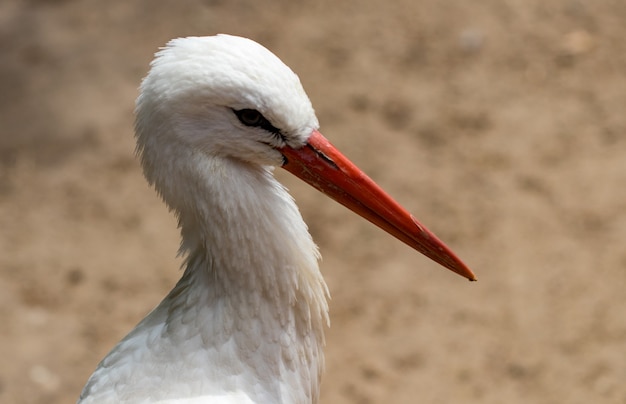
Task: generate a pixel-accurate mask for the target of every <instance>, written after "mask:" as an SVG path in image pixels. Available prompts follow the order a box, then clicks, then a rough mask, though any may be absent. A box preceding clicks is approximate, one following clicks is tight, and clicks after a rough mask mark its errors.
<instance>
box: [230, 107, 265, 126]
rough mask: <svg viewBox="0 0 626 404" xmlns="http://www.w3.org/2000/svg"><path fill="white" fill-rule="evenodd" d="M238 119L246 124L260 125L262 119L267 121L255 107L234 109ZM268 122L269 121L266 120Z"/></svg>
mask: <svg viewBox="0 0 626 404" xmlns="http://www.w3.org/2000/svg"><path fill="white" fill-rule="evenodd" d="M235 114H236V115H237V118H239V121H240V122H241V123H243V124H244V125H246V126H261V124H262V123H263V121H267V119H265V117H264V116H263V115H261V113H260V112H259V111H257V110H256V109H240V110H239V111H235ZM268 123H269V122H268Z"/></svg>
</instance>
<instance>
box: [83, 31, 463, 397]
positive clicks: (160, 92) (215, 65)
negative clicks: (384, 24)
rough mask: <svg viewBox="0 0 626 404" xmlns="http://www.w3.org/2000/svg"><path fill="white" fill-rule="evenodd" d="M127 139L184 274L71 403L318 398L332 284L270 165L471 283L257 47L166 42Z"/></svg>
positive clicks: (293, 80) (218, 40) (223, 40)
mask: <svg viewBox="0 0 626 404" xmlns="http://www.w3.org/2000/svg"><path fill="white" fill-rule="evenodd" d="M135 132H136V139H137V152H138V155H139V156H140V158H141V164H142V167H143V171H144V174H145V176H146V178H147V179H148V181H149V182H150V184H152V185H154V187H155V188H156V190H157V192H158V193H159V194H160V195H161V197H162V198H163V200H164V201H165V203H166V204H167V205H168V206H169V208H170V209H172V210H173V211H174V212H175V213H176V216H177V217H178V221H179V227H180V230H181V235H182V242H181V247H180V251H181V253H183V254H185V256H186V259H185V262H184V268H185V270H184V274H183V276H182V278H181V279H180V281H179V282H178V284H177V285H176V286H175V287H174V289H173V290H172V291H171V292H170V293H169V294H168V295H167V296H166V297H165V299H163V301H162V302H161V303H160V304H159V305H158V306H157V307H156V308H155V309H154V310H152V312H151V313H150V314H148V315H147V316H146V318H145V319H143V320H142V321H141V322H140V323H139V324H138V325H137V326H136V327H135V329H133V330H132V331H131V332H130V333H129V334H128V335H127V336H126V337H125V338H124V339H123V340H122V341H120V342H119V343H118V344H117V345H116V346H115V347H114V348H113V350H112V351H111V352H110V353H109V354H108V355H107V356H106V357H105V358H104V359H103V360H102V362H100V364H99V365H98V367H97V369H96V370H95V372H94V373H93V375H92V376H91V377H90V378H89V381H88V382H87V384H86V386H85V387H84V389H83V391H82V394H81V396H80V399H79V400H78V402H79V403H81V404H87V403H157V402H158V403H229V404H230V403H273V404H277V403H292V404H294V403H302V404H304V403H316V402H317V401H318V397H319V384H320V376H321V373H322V368H323V363H324V359H323V353H322V348H323V345H324V327H325V325H328V322H329V320H328V303H327V298H328V289H327V287H326V284H325V283H324V279H323V278H322V274H321V273H320V271H319V268H318V259H319V257H320V256H319V253H318V250H317V247H316V245H315V244H314V242H313V240H312V239H311V236H310V235H309V233H308V231H307V226H306V224H305V223H304V221H303V220H302V217H301V216H300V213H299V211H298V208H297V206H296V205H295V203H294V201H293V199H292V198H291V196H290V195H289V194H288V192H287V190H286V189H285V188H284V187H283V186H281V184H279V183H278V182H277V181H276V179H275V178H274V176H273V174H272V172H273V168H274V167H276V166H279V167H283V168H285V169H287V170H288V171H290V172H291V173H293V174H295V175H296V176H298V177H300V178H301V179H302V180H304V181H306V182H307V183H309V184H311V185H313V186H314V187H315V188H317V189H318V190H320V191H322V192H324V193H326V194H327V195H329V196H330V197H332V198H333V199H335V200H337V201H338V202H340V203H342V204H343V205H345V206H346V207H348V208H349V209H351V210H353V211H355V212H356V213H358V214H359V215H361V216H363V217H364V218H366V219H368V220H370V221H371V222H373V223H374V224H376V225H378V226H379V227H381V228H383V229H384V230H386V231H387V232H389V233H390V234H392V235H394V236H395V237H397V238H398V239H400V240H402V241H403V242H405V243H407V244H408V245H410V246H412V247H413V248H415V249H417V250H418V251H420V252H421V253H423V254H425V255H427V256H428V257H430V258H432V259H434V260H435V261H437V262H439V263H441V264H442V265H444V266H445V267H447V268H449V269H451V270H453V271H455V272H457V273H459V274H460V275H463V276H465V277H467V278H469V279H470V280H474V279H475V277H474V274H473V273H472V272H471V271H470V270H469V268H468V267H466V266H465V265H464V264H463V263H462V262H461V261H460V260H459V259H458V258H457V257H456V256H455V255H454V254H453V253H452V252H451V251H450V250H449V249H448V248H447V247H446V246H445V245H444V244H443V243H442V242H440V241H439V240H438V239H437V238H436V237H435V236H434V235H433V234H432V233H431V232H429V231H428V230H427V229H426V228H425V227H424V226H423V225H421V224H420V223H419V222H418V221H417V220H416V219H415V218H414V217H413V216H411V215H410V214H409V213H408V212H407V211H406V210H404V209H403V208H402V207H401V206H400V205H398V204H397V203H396V202H395V201H394V200H393V199H391V197H389V196H388V195H387V194H386V193H385V192H384V191H382V190H381V189H380V188H379V187H378V186H377V185H376V184H375V183H374V182H373V181H372V180H370V179H369V178H368V177H367V176H365V174H363V173H362V172H361V171H360V170H359V169H358V168H356V166H354V165H353V164H352V163H351V162H350V161H349V160H348V159H346V158H345V157H344V156H343V155H342V154H340V153H339V152H338V151H337V150H336V149H335V148H334V147H333V146H332V145H331V144H330V143H329V142H328V141H327V140H326V139H325V138H324V137H323V136H322V135H321V134H320V133H319V132H318V121H317V118H316V116H315V113H314V111H313V108H312V106H311V102H310V101H309V99H308V97H307V95H306V94H305V92H304V90H303V88H302V85H301V84H300V81H299V79H298V77H297V76H296V75H295V74H294V73H293V72H292V71H291V70H290V69H289V68H288V67H287V66H286V65H284V64H283V63H282V62H281V61H280V60H279V59H278V58H277V57H276V56H275V55H273V54H272V53H271V52H270V51H268V50H267V49H265V48H264V47H262V46H261V45H259V44H257V43H256V42H253V41H251V40H249V39H245V38H240V37H235V36H229V35H218V36H212V37H191V38H180V39H175V40H172V41H171V42H169V43H168V44H167V46H166V47H165V48H163V49H162V50H161V51H159V52H158V53H157V54H156V58H155V60H154V61H153V62H152V64H151V69H150V72H149V74H148V76H147V77H146V78H145V79H144V80H143V82H142V84H141V89H140V95H139V98H138V99H137V105H136V126H135Z"/></svg>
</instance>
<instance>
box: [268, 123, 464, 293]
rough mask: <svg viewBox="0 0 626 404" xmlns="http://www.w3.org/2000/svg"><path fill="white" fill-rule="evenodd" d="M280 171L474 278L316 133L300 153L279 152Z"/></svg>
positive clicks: (435, 238) (417, 223) (433, 258)
mask: <svg viewBox="0 0 626 404" xmlns="http://www.w3.org/2000/svg"><path fill="white" fill-rule="evenodd" d="M279 151H280V152H281V153H282V154H283V156H284V157H285V159H286V162H285V164H283V168H284V169H285V170H287V171H289V172H291V173H292V174H294V175H295V176H296V177H298V178H300V179H301V180H303V181H305V182H306V183H308V184H309V185H311V186H313V187H315V188H316V189H317V190H319V191H321V192H323V193H324V194H326V195H328V196H330V197H331V198H333V199H334V200H336V201H337V202H339V203H341V204H342V205H344V206H345V207H347V208H348V209H350V210H352V211H353V212H355V213H357V214H359V215H361V216H362V217H364V218H365V219H367V220H369V221H370V222H372V223H374V224H375V225H376V226H378V227H380V228H381V229H383V230H385V231H386V232H388V233H389V234H391V235H392V236H394V237H396V238H398V239H399V240H401V241H403V242H405V243H406V244H408V245H409V246H411V247H413V248H414V249H416V250H417V251H419V252H421V253H422V254H424V255H425V256H427V257H429V258H430V259H432V260H434V261H435V262H438V263H439V264H441V265H443V266H444V267H446V268H448V269H450V270H451V271H454V272H456V273H457V274H459V275H461V276H464V277H466V278H467V279H469V280H470V281H475V280H476V276H475V275H474V273H473V272H472V271H471V270H470V269H469V268H468V267H467V265H465V264H464V263H463V262H462V261H461V260H460V259H459V258H458V257H457V256H456V255H455V254H454V253H453V252H452V250H450V249H449V248H448V247H447V246H446V245H445V244H444V243H443V242H442V241H440V240H439V239H438V238H437V236H435V235H434V234H433V233H432V232H431V231H430V230H428V229H427V228H426V227H425V226H424V225H422V224H421V223H420V222H418V221H417V219H416V218H414V217H413V215H411V214H410V213H409V212H407V211H406V209H404V208H403V207H402V206H400V204H398V203H397V202H396V201H395V200H393V198H391V196H389V195H388V194H387V193H386V192H385V191H383V190H382V189H381V188H380V187H379V186H378V185H377V184H376V183H375V182H374V181H373V180H372V179H370V178H369V177H368V176H367V175H365V174H364V173H363V172H362V171H361V170H360V169H359V168H358V167H357V166H356V165H354V164H353V163H352V162H351V161H350V160H348V158H346V157H345V156H344V155H343V154H341V153H340V152H339V150H337V149H336V148H335V147H334V146H333V145H332V144H330V142H329V141H328V140H327V139H326V138H325V137H324V136H322V134H321V133H320V132H318V131H317V130H315V131H313V134H312V135H311V137H310V138H309V140H308V141H307V144H306V145H304V146H303V147H301V148H299V149H293V148H291V147H289V146H286V147H283V148H281V149H279Z"/></svg>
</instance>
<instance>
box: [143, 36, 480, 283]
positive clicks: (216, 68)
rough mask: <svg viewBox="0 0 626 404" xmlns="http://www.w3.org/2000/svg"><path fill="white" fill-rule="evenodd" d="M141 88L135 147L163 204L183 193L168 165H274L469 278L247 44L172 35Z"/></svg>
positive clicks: (275, 63)
mask: <svg viewBox="0 0 626 404" xmlns="http://www.w3.org/2000/svg"><path fill="white" fill-rule="evenodd" d="M140 91H141V93H140V96H139V98H138V99H137V106H136V114H137V119H136V137H137V149H138V152H139V154H140V155H141V160H142V165H143V169H144V173H145V175H146V177H147V179H148V181H150V182H151V183H154V184H155V186H156V188H157V190H159V192H160V193H161V194H162V195H163V197H164V199H165V200H166V202H168V203H169V204H170V206H171V207H174V208H175V209H177V208H176V206H175V205H176V203H173V202H172V201H174V200H176V198H179V200H180V198H183V199H184V196H180V194H181V193H184V192H185V190H181V188H180V183H179V182H177V181H178V180H179V179H180V178H181V176H180V175H178V176H177V175H174V174H175V173H176V171H177V170H178V171H180V170H181V168H182V170H186V169H188V168H189V167H190V166H202V165H203V164H205V163H206V161H211V158H210V157H215V158H217V159H234V160H237V161H240V162H244V163H246V164H247V165H248V166H283V168H285V169H287V170H288V171H290V172H292V173H293V174H295V175H296V176H298V177H299V178H301V179H303V180H304V181H306V182H307V183H309V184H311V185H312V186H314V187H315V188H317V189H318V190H320V191H322V192H324V193H326V194H327V195H329V196H330V197H332V198H333V199H335V200H337V201H338V202H340V203H342V204H343V205H344V206H346V207H348V208H349V209H351V210H353V211H354V212H356V213H358V214H359V215H361V216H363V217H364V218H366V219H368V220H369V221H371V222H372V223H374V224H376V225H377V226H379V227H381V228H383V229H384V230H386V231H387V232H389V233H390V234H392V235H394V236H395V237H397V238H398V239H400V240H402V241H404V242H405V243H407V244H409V245H410V246H412V247H413V248H415V249H417V250H418V251H420V252H421V253H423V254H425V255H426V256H428V257H430V258H432V259H433V260H435V261H437V262H439V263H440V264H442V265H443V266H445V267H447V268H449V269H451V270H453V271H455V272H457V273H459V274H460V275H462V276H465V277H467V278H469V279H471V280H474V279H475V277H474V274H473V273H472V272H471V270H469V268H467V266H465V264H463V263H462V262H461V261H460V260H459V259H458V258H457V257H456V256H455V255H454V253H452V251H450V250H449V249H448V248H447V247H446V246H445V245H444V244H443V243H442V242H441V241H439V239H438V238H437V237H436V236H435V235H434V234H433V233H431V232H430V231H429V230H428V229H426V227H424V226H423V225H421V224H420V223H419V222H418V221H417V220H416V219H415V218H414V217H413V216H412V215H411V214H409V213H408V212H407V211H406V210H404V208H402V207H401V206H400V205H399V204H397V202H395V201H394V200H393V199H392V198H391V197H389V195H387V194H386V193H385V192H384V191H382V189H380V188H379V187H378V186H377V185H376V184H375V183H374V182H373V181H372V180H371V179H369V178H368V177H367V176H366V175H365V174H363V172H361V171H360V170H359V169H358V168H357V167H356V166H355V165H354V164H352V163H351V162H350V161H349V160H348V159H347V158H345V157H344V156H343V155H342V154H341V153H339V152H338V151H337V150H336V149H335V148H334V147H333V146H332V145H331V144H330V143H329V142H328V141H327V140H326V139H325V138H324V137H323V136H322V135H321V134H320V133H319V132H318V131H317V129H318V121H317V118H316V116H315V113H314V111H313V107H312V106H311V102H310V101H309V99H308V97H307V95H306V93H305V92H304V90H303V88H302V85H301V84H300V80H299V79H298V76H296V74H295V73H293V72H292V71H291V69H289V68H288V67H287V66H286V65H285V64H284V63H282V62H281V61H280V59H278V58H277V57H276V56H275V55H274V54H272V53H271V52H270V51H268V50H267V49H266V48H264V47H262V46H261V45H259V44H257V43H256V42H254V41H251V40H249V39H245V38H240V37H234V36H230V35H217V36H213V37H190V38H180V39H175V40H172V41H170V42H169V43H168V44H167V45H166V47H165V48H163V49H162V50H161V51H160V52H158V53H157V55H156V58H155V60H154V61H153V62H152V65H151V69H150V72H149V74H148V76H147V77H146V78H145V79H144V81H143V83H142V85H141V89H140ZM207 157H209V158H208V159H207ZM187 174H188V173H187ZM183 176H184V175H183ZM187 179H189V178H187ZM195 180H197V179H195Z"/></svg>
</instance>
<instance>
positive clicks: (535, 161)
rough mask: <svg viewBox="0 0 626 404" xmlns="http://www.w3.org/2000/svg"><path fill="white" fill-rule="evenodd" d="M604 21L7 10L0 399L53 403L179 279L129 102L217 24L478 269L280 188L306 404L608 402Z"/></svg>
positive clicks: (368, 5)
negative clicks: (164, 64)
mask: <svg viewBox="0 0 626 404" xmlns="http://www.w3.org/2000/svg"><path fill="white" fill-rule="evenodd" d="M625 21H626V3H625V2H623V1H620V0H614V1H610V0H606V1H602V0H601V1H595V2H592V1H583V0H555V1H549V2H548V1H544V0H523V1H522V0H507V1H500V0H485V1H476V2H469V1H463V0H451V1H446V2H441V1H437V0H423V1H413V0H397V1H356V0H349V1H341V2H338V1H337V2H336V1H331V0H321V1H316V2H313V1H287V0H283V1H275V2H263V3H261V2H256V1H249V0H236V1H224V0H205V1H181V2H179V1H173V0H172V1H150V0H142V1H136V2H127V1H107V2H104V1H97V0H85V1H71V0H66V1H34V0H33V1H15V0H4V1H3V2H2V3H0V49H2V54H1V55H0V128H1V129H0V130H1V132H0V160H1V162H0V228H1V229H2V230H1V231H0V402H1V403H7V404H12V403H16V404H17V403H20V404H21V403H67V402H73V401H74V400H75V399H76V398H77V397H78V395H79V393H80V390H81V387H82V385H83V384H84V382H85V381H86V379H87V377H88V376H89V375H90V373H91V372H92V371H93V369H94V367H95V366H96V364H97V363H98V361H99V360H100V359H101V358H102V357H103V356H104V355H105V354H106V353H107V352H108V350H109V349H110V348H111V347H112V346H113V344H114V343H115V342H116V341H117V340H119V339H120V338H121V337H123V336H124V335H125V334H126V332H128V331H129V330H130V329H131V328H132V327H133V325H134V324H135V323H137V322H138V321H139V320H140V319H141V318H142V317H143V316H144V315H145V314H146V313H147V312H148V311H149V310H150V309H151V308H152V307H153V306H154V305H155V304H156V303H158V301H159V300H160V299H161V297H162V296H164V295H165V293H166V292H167V291H168V290H169V289H170V288H171V287H172V286H173V284H174V283H175V282H176V280H177V278H178V277H179V276H180V274H181V272H180V271H179V270H178V267H179V265H180V261H179V260H178V259H176V257H175V253H176V250H177V247H178V241H179V240H178V232H177V230H176V226H175V220H174V219H173V217H171V215H170V214H169V213H168V212H167V209H166V208H165V207H164V206H163V204H162V203H161V202H160V200H159V199H158V197H157V196H156V195H155V193H154V192H153V190H151V189H150V188H149V187H148V185H147V184H146V183H145V181H144V179H143V178H142V175H141V173H140V169H139V166H138V163H137V161H136V160H135V158H134V155H133V148H134V143H133V138H132V121H133V115H132V110H133V103H134V99H135V97H136V94H137V93H136V88H137V86H138V84H139V81H140V79H141V77H142V76H143V75H144V74H145V73H146V71H147V65H148V63H149V61H150V60H151V58H152V54H153V52H154V51H155V50H156V49H157V48H158V47H159V46H161V45H163V44H164V43H165V42H166V41H167V40H168V39H170V38H173V37H178V36H187V35H209V34H214V33H216V32H228V33H233V34H239V35H244V36H249V37H251V38H254V39H256V40H257V41H259V42H262V43H263V44H265V45H266V46H267V47H269V48H270V49H272V50H273V51H274V52H275V53H277V54H278V55H279V56H280V57H281V58H282V59H283V60H284V61H285V62H286V63H287V64H288V65H290V66H291V67H292V68H293V69H294V70H295V71H296V72H297V73H298V74H299V75H300V77H301V79H302V81H303V84H304V86H305V88H306V89H307V91H308V93H309V95H310V97H311V99H312V101H313V104H314V105H315V107H316V110H317V112H318V116H319V118H320V121H321V123H322V131H323V133H325V135H326V136H327V137H328V138H330V139H331V140H332V141H333V142H334V143H335V144H336V145H337V146H338V147H340V149H342V150H343V151H344V153H345V154H347V155H348V156H350V157H351V158H352V159H353V160H354V161H355V162H357V163H358V164H359V165H360V166H361V167H362V168H363V169H364V170H365V171H366V172H368V173H369V174H370V175H371V176H372V177H373V178H374V179H376V181H378V182H379V183H380V184H381V185H382V186H383V187H384V188H385V189H387V190H388V191H389V192H390V193H391V194H392V195H394V196H395V197H396V198H397V199H398V200H399V201H401V202H402V203H403V204H404V205H406V206H407V207H408V208H409V210H411V211H413V212H415V214H416V216H418V217H419V218H420V219H421V220H422V221H423V222H424V223H425V224H427V225H428V226H429V227H430V228H431V229H433V230H434V231H435V232H436V233H438V235H439V236H440V237H441V238H443V239H444V240H445V241H446V242H447V243H448V244H449V245H450V246H452V247H453V248H454V249H455V250H456V251H457V253H458V254H459V255H460V256H461V257H463V258H464V260H465V261H467V262H468V263H469V264H470V265H471V266H472V268H474V270H475V272H476V273H477V275H478V277H479V282H477V283H469V282H466V281H463V280H462V279H461V278H460V277H457V276H455V275H454V274H452V273H451V272H448V271H445V270H442V269H440V268H439V267H437V266H436V265H435V264H433V263H431V262H430V261H428V260H427V259H425V258H423V257H422V256H420V255H419V254H417V253H415V252H414V251H411V250H410V249H409V248H407V247H406V246H404V245H402V244H401V243H399V242H397V241H396V240H394V239H392V238H390V237H388V236H387V235H386V234H385V233H383V232H382V231H380V230H378V229H376V228H375V227H373V226H372V225H370V224H368V223H366V222H364V221H363V220H362V219H360V218H358V217H356V216H355V215H353V214H352V213H350V212H347V211H345V210H344V209H343V208H341V207H340V206H338V205H337V204H335V203H334V202H332V201H330V200H328V199H326V198H325V197H324V196H322V195H320V194H317V193H316V192H315V191H314V190H313V189H312V188H309V187H308V186H306V185H303V184H299V183H298V182H297V181H296V180H295V179H293V178H290V177H289V176H288V175H286V174H285V173H282V172H279V175H280V177H281V179H282V180H283V181H284V182H285V183H286V184H287V185H288V186H289V187H290V188H291V190H292V192H293V194H294V195H295V196H296V199H297V200H298V203H299V205H300V207H301V209H302V211H303V214H304V216H305V219H306V220H307V222H308V223H309V224H310V227H311V231H312V233H313V235H314V238H315V239H316V241H317V242H318V243H319V245H320V247H321V250H322V253H323V255H324V261H323V272H324V274H325V277H326V279H327V281H328V284H329V287H330V289H331V293H332V296H333V300H332V302H331V317H332V326H331V328H330V330H329V331H328V333H327V336H328V338H327V340H328V341H327V349H326V356H327V370H326V374H325V378H324V382H323V385H322V390H323V393H322V402H323V403H336V404H341V403H378V402H387V403H415V402H424V403H494V404H496V403H497V404H500V403H508V404H515V403H537V404H541V403H626V382H625V381H626V249H625V248H624V245H625V240H626V114H625V112H624V111H625V107H626V41H625V40H624V38H626V24H625V23H624V22H625ZM338 224H340V225H338Z"/></svg>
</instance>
